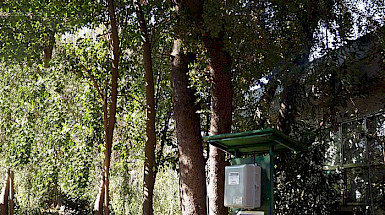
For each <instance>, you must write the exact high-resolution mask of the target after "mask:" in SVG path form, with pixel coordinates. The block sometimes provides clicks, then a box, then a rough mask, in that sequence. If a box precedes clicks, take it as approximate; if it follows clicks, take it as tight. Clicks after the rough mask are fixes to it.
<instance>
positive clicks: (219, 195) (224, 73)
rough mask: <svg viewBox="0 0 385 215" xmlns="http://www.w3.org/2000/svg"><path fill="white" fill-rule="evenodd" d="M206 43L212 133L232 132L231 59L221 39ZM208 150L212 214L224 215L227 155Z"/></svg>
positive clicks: (205, 40)
mask: <svg viewBox="0 0 385 215" xmlns="http://www.w3.org/2000/svg"><path fill="white" fill-rule="evenodd" d="M203 42H204V45H205V48H206V49H207V53H208V57H209V64H210V75H211V79H212V86H211V95H212V108H211V110H212V115H211V125H210V134H211V135H217V134H223V133H229V132H231V116H232V98H233V90H232V85H231V77H232V76H231V57H230V55H229V53H227V52H226V51H225V50H224V43H223V38H222V37H220V38H212V37H210V36H206V37H204V38H203ZM209 151H210V152H209V163H208V166H209V185H208V194H209V214H213V215H214V214H216V215H225V214H227V208H226V207H225V206H224V181H225V180H224V177H225V166H226V163H225V153H224V152H223V151H221V150H220V149H218V148H216V147H214V146H210V150H209Z"/></svg>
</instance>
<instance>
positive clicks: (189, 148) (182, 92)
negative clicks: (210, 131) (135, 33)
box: [171, 39, 206, 215]
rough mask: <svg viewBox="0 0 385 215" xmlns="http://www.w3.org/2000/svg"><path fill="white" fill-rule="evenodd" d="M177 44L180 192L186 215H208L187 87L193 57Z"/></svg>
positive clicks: (198, 141) (196, 130)
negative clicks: (183, 51)
mask: <svg viewBox="0 0 385 215" xmlns="http://www.w3.org/2000/svg"><path fill="white" fill-rule="evenodd" d="M180 45H181V40H179V39H176V40H175V41H174V47H173V51H172V53H171V66H172V71H171V79H172V85H173V105H174V118H175V123H176V134H177V140H178V158H179V180H180V184H179V186H180V187H179V192H180V198H181V209H182V214H183V215H190V214H191V215H193V214H194V215H203V214H206V177H205V161H204V157H203V146H202V136H201V133H200V124H199V123H200V120H199V115H198V114H197V113H196V105H195V98H194V93H193V91H192V90H191V88H189V87H188V86H189V84H188V76H187V74H188V64H189V62H190V60H191V59H190V57H189V56H187V55H185V54H183V53H182V51H181V47H180Z"/></svg>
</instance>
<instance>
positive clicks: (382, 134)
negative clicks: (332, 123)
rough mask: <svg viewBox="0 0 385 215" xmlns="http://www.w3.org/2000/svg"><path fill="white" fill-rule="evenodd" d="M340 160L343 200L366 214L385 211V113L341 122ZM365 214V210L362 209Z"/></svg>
mask: <svg viewBox="0 0 385 215" xmlns="http://www.w3.org/2000/svg"><path fill="white" fill-rule="evenodd" d="M339 136H340V141H339V142H340V144H341V145H340V147H339V149H340V152H339V153H336V154H335V155H336V156H335V160H339V162H338V163H339V166H340V168H341V170H342V171H341V173H342V178H343V183H342V193H343V202H342V204H343V205H344V206H346V207H351V210H357V211H358V212H362V214H378V212H379V211H381V213H382V212H383V211H384V208H385V206H384V204H385V203H384V202H385V160H384V159H385V147H384V143H385V113H384V112H381V113H378V114H375V115H371V116H366V117H362V118H360V119H356V120H350V121H346V122H343V123H341V124H340V129H339ZM359 214H361V213H359Z"/></svg>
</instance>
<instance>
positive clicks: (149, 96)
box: [135, 0, 156, 215]
mask: <svg viewBox="0 0 385 215" xmlns="http://www.w3.org/2000/svg"><path fill="white" fill-rule="evenodd" d="M135 10H136V14H137V16H138V21H139V31H140V35H141V39H142V46H143V66H144V72H145V73H144V79H145V86H146V116H147V117H146V136H147V140H146V145H145V147H144V153H145V159H144V181H143V197H144V201H143V215H153V213H154V212H153V194H154V184H155V174H154V169H155V145H156V133H155V116H156V112H155V98H154V93H155V91H154V75H153V71H152V56H151V43H150V40H149V36H148V33H147V26H146V21H145V19H144V15H143V11H142V6H141V4H140V2H139V0H136V1H135Z"/></svg>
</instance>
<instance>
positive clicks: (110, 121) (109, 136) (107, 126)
mask: <svg viewBox="0 0 385 215" xmlns="http://www.w3.org/2000/svg"><path fill="white" fill-rule="evenodd" d="M107 7H108V14H109V18H110V25H111V40H112V42H111V43H112V54H113V58H112V67H111V96H110V97H111V98H110V99H111V101H110V102H109V103H108V98H107V95H106V94H103V93H102V91H101V90H100V88H99V86H98V84H97V82H96V80H93V82H94V85H95V88H96V89H97V91H98V92H99V95H100V98H101V100H102V104H103V122H104V142H105V151H104V164H103V173H102V175H103V176H102V182H101V187H100V192H99V196H98V199H97V200H98V201H99V205H97V204H96V205H95V209H96V212H97V213H100V214H109V213H110V209H109V202H110V200H109V198H110V197H109V184H110V178H109V177H110V173H109V171H110V164H111V150H112V141H113V137H114V128H115V118H116V105H117V98H118V67H119V54H120V50H119V34H118V24H117V21H116V18H115V5H114V1H113V0H108V4H107ZM90 78H91V79H93V78H92V76H90ZM108 83H109V78H106V84H108ZM106 87H107V86H106ZM108 106H109V107H108ZM102 200H103V201H102ZM101 202H104V204H103V209H101V207H100V205H101ZM96 203H97V201H96Z"/></svg>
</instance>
